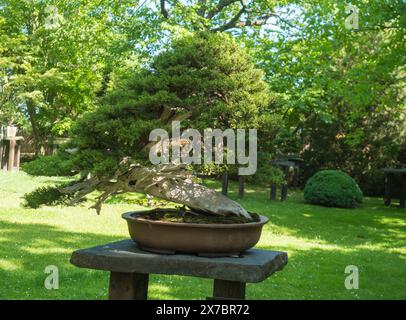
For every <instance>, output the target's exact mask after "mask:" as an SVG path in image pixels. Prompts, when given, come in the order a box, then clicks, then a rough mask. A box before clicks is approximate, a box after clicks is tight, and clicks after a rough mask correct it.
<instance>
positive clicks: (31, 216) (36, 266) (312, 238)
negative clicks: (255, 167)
mask: <svg viewBox="0 0 406 320" xmlns="http://www.w3.org/2000/svg"><path fill="white" fill-rule="evenodd" d="M61 180H64V179H63V178H48V177H36V178H33V177H29V176H27V175H26V174H24V173H18V174H10V173H7V172H0V299H106V298H107V285H108V274H107V273H106V272H102V271H94V270H87V269H79V268H76V267H74V266H73V265H71V264H70V263H69V258H70V255H71V252H72V251H74V250H76V249H80V248H86V247H89V246H95V245H100V244H104V243H106V242H110V241H115V240H120V239H124V238H128V232H127V226H126V223H125V221H124V220H123V219H121V217H120V214H121V213H122V212H125V211H128V210H134V209H137V206H136V205H134V204H128V203H127V204H126V203H123V201H122V198H119V200H120V201H121V203H120V201H112V202H113V204H107V205H105V206H104V208H103V210H102V213H101V215H99V216H98V215H96V213H95V212H94V211H93V210H88V209H87V206H88V204H84V205H82V206H79V207H54V208H52V207H45V208H41V209H37V210H31V209H24V208H22V207H21V202H22V200H21V197H22V195H23V194H24V193H25V192H28V191H32V190H33V189H34V188H36V187H37V186H39V185H45V184H50V183H55V182H58V181H61ZM206 183H207V184H208V185H210V186H212V187H216V188H217V187H218V186H219V184H218V183H216V182H211V181H206ZM231 188H232V189H233V190H236V186H235V185H233V184H232V185H231ZM235 196H236V195H235V192H233V193H231V197H232V198H235ZM116 200H117V199H116ZM117 202H118V203H117ZM242 204H243V205H244V207H246V208H247V209H248V210H250V211H253V212H257V213H261V214H264V215H266V216H268V217H269V218H270V222H269V223H268V224H267V225H266V226H265V228H264V232H263V235H262V238H261V241H260V242H259V244H258V247H260V248H264V249H270V250H281V251H287V252H288V254H289V263H288V265H287V266H286V268H285V269H284V270H283V271H281V272H279V273H276V274H275V275H273V276H271V277H270V278H269V279H267V280H266V281H264V282H262V283H258V284H248V286H247V298H248V299H405V298H406V272H405V270H406V210H400V209H398V208H397V207H390V208H386V207H384V206H383V201H382V199H377V198H376V199H375V198H374V199H365V201H364V204H363V205H362V206H361V207H360V208H357V209H333V208H324V207H318V206H313V205H307V204H304V203H303V200H302V194H301V193H290V195H289V199H288V201H287V202H284V203H281V202H279V201H276V202H270V201H269V200H268V190H265V189H263V188H252V187H251V186H248V187H247V191H246V196H245V199H244V201H242ZM138 208H140V207H138ZM47 265H56V266H57V267H58V268H59V273H60V283H59V286H60V287H59V289H58V290H47V289H45V288H44V279H45V277H46V274H45V273H44V269H45V267H46V266H47ZM347 265H356V266H357V267H358V268H359V286H360V287H359V289H358V290H347V289H345V287H344V279H345V276H346V275H345V274H344V270H345V267H346V266H347ZM210 295H211V281H210V280H208V279H197V278H191V277H180V276H157V275H154V276H152V277H151V278H150V290H149V298H150V299H201V298H205V297H206V296H210Z"/></svg>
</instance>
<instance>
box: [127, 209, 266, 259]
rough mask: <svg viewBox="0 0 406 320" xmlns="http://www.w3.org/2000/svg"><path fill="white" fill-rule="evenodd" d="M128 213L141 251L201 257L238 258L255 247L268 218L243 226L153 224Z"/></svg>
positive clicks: (163, 222)
mask: <svg viewBox="0 0 406 320" xmlns="http://www.w3.org/2000/svg"><path fill="white" fill-rule="evenodd" d="M147 212H148V211H142V212H127V213H124V214H123V215H122V217H123V218H124V219H125V220H127V223H128V229H129V232H130V235H131V238H132V239H133V240H134V241H135V242H137V243H138V245H139V246H140V248H141V249H144V250H147V251H153V252H159V253H176V252H185V253H198V254H200V255H207V256H210V255H213V256H216V255H235V254H239V253H241V252H243V251H245V250H247V249H249V248H252V247H253V246H255V244H256V243H257V242H258V241H259V238H260V236H261V231H262V227H263V225H264V224H265V223H267V222H268V218H266V217H264V216H260V221H258V222H250V223H242V224H200V223H177V222H167V221H154V220H148V219H144V218H142V217H140V216H139V214H140V213H144V214H145V213H147Z"/></svg>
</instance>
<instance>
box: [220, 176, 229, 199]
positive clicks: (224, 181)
mask: <svg viewBox="0 0 406 320" xmlns="http://www.w3.org/2000/svg"><path fill="white" fill-rule="evenodd" d="M221 180H222V185H221V193H222V194H223V195H225V196H226V195H227V194H228V172H224V173H223V174H222V176H221Z"/></svg>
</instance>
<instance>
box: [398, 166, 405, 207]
mask: <svg viewBox="0 0 406 320" xmlns="http://www.w3.org/2000/svg"><path fill="white" fill-rule="evenodd" d="M400 181H401V182H400V195H399V204H400V208H404V207H405V198H406V174H401V175H400Z"/></svg>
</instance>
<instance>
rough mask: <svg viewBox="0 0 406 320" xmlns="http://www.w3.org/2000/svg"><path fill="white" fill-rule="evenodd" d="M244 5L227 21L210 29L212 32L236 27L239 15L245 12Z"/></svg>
mask: <svg viewBox="0 0 406 320" xmlns="http://www.w3.org/2000/svg"><path fill="white" fill-rule="evenodd" d="M245 9H246V7H245V6H243V7H242V8H241V9H240V11H238V13H237V14H236V15H235V16H234V17H233V18H232V19H231V20H230V21H228V22H227V23H225V24H223V25H222V26H219V27H217V28H214V29H212V31H213V32H218V31H226V30H229V29H233V28H235V27H237V23H238V21H239V20H240V18H241V16H242V15H243V14H244V13H245Z"/></svg>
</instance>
